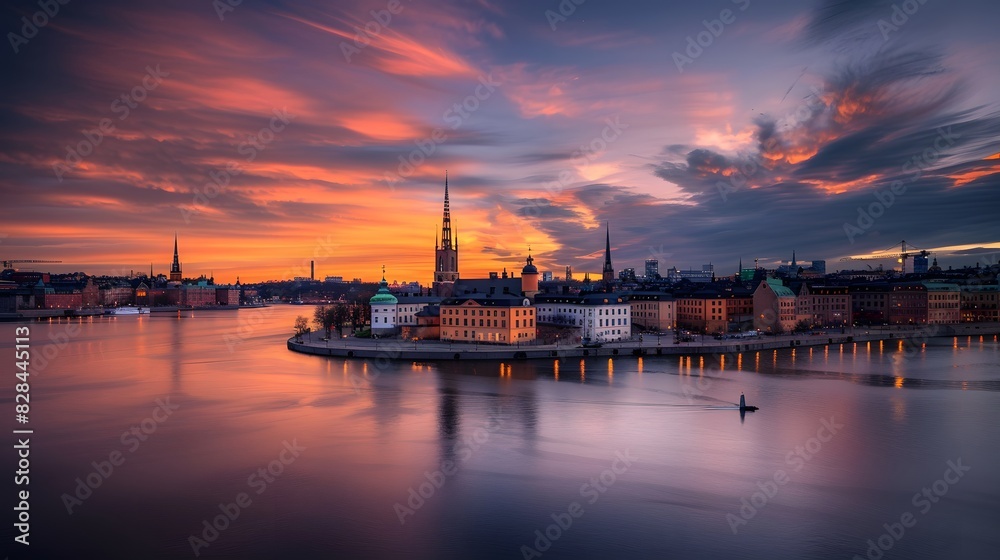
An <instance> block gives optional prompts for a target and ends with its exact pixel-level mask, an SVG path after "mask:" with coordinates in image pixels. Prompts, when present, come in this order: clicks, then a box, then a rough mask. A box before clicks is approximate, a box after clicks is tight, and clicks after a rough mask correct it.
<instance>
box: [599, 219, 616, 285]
mask: <svg viewBox="0 0 1000 560" xmlns="http://www.w3.org/2000/svg"><path fill="white" fill-rule="evenodd" d="M604 235H605V237H604V272H603V274H602V279H603V280H604V283H605V284H606V285H610V284H611V283H613V282H614V281H615V269H614V267H613V266H611V224H610V223H607V222H605V231H604Z"/></svg>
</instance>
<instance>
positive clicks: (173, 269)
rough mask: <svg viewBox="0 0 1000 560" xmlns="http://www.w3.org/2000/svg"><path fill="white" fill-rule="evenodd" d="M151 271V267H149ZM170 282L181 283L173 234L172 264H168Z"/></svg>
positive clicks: (179, 264) (175, 240)
mask: <svg viewBox="0 0 1000 560" xmlns="http://www.w3.org/2000/svg"><path fill="white" fill-rule="evenodd" d="M150 270H152V267H150ZM170 281H171V282H180V281H181V261H180V259H178V258H177V234H176V233H175V234H174V262H173V263H171V264H170Z"/></svg>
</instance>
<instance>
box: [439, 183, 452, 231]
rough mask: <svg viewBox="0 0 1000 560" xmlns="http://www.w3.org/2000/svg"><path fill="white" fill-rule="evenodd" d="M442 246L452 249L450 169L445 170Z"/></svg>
mask: <svg viewBox="0 0 1000 560" xmlns="http://www.w3.org/2000/svg"><path fill="white" fill-rule="evenodd" d="M441 248H442V249H451V208H449V202H448V171H447V170H446V171H445V172H444V216H443V218H442V220H441Z"/></svg>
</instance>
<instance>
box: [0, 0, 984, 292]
mask: <svg viewBox="0 0 1000 560" xmlns="http://www.w3.org/2000/svg"><path fill="white" fill-rule="evenodd" d="M560 6H561V4H560V2H559V1H558V0H550V1H542V2H532V3H517V4H516V5H508V4H507V3H501V2H491V1H489V0H476V1H467V2H458V1H453V2H440V3H426V2H424V3H420V2H410V1H409V0H402V1H401V2H398V3H397V2H395V1H394V0H378V1H362V2H332V3H331V2H325V3H324V2H280V1H268V2H265V1H261V2H249V1H244V2H242V3H240V4H238V5H236V6H229V4H228V3H227V2H226V0H220V1H218V2H214V3H213V2H202V3H195V4H191V5H171V4H164V5H154V4H135V3H130V2H119V1H112V2H89V3H79V4H78V3H76V2H70V3H68V4H65V5H62V4H59V7H58V13H56V14H54V15H49V14H45V13H44V12H40V10H41V8H40V7H39V4H38V3H37V1H35V2H29V1H15V2H12V3H7V4H5V6H4V7H3V8H2V10H0V30H3V32H4V36H5V38H6V39H7V40H6V44H5V45H4V46H3V47H0V51H3V54H2V55H0V64H2V66H3V72H4V75H5V76H6V77H8V79H7V80H5V85H4V90H3V93H2V94H0V122H2V123H3V127H2V131H0V193H2V199H3V202H4V205H3V206H4V208H3V211H4V218H3V220H2V222H0V258H2V259H15V258H16V259H51V260H61V261H64V263H63V264H59V265H40V266H39V267H37V268H38V269H41V270H51V271H53V272H71V271H83V272H88V273H91V274H106V273H118V274H121V273H127V272H128V271H130V270H134V271H136V272H140V271H143V272H148V270H149V265H150V262H152V264H153V269H154V272H156V273H164V274H167V273H168V272H169V266H170V260H171V258H172V256H173V236H174V233H175V232H176V233H177V235H178V239H179V253H180V260H181V262H182V265H183V272H184V276H185V277H197V276H200V275H201V274H205V275H206V276H207V275H210V274H214V275H215V278H216V279H217V281H220V282H232V281H235V279H236V277H237V276H239V277H240V278H241V279H242V280H243V281H260V280H268V279H281V278H291V277H292V276H308V263H309V261H310V260H315V261H316V271H317V277H319V278H322V277H323V276H327V275H337V276H343V277H344V278H345V280H350V279H351V278H354V277H361V278H363V279H364V280H366V281H374V280H377V279H378V278H379V277H380V273H381V266H382V265H383V264H384V265H386V268H387V278H388V279H389V280H390V281H392V280H394V279H395V280H399V281H413V280H416V281H420V282H421V283H423V284H428V285H429V284H430V280H431V273H432V270H433V263H434V238H435V231H436V230H437V228H439V227H440V225H441V203H442V198H443V188H444V175H445V170H446V169H447V170H448V173H449V186H450V191H451V209H452V221H453V225H454V227H455V229H456V231H457V234H458V236H459V239H460V242H461V261H460V271H461V274H462V276H464V277H477V276H484V275H485V274H486V273H487V272H489V271H499V270H502V269H503V268H504V267H506V268H507V269H508V270H513V271H518V272H519V271H520V267H521V266H523V263H524V258H525V257H526V256H527V251H528V246H529V245H530V246H531V248H532V255H533V257H534V258H535V263H536V265H538V268H539V270H549V271H552V272H553V273H554V274H555V275H557V276H561V275H562V274H563V271H564V269H565V267H566V266H567V265H570V266H572V267H573V270H574V274H579V275H580V277H582V275H583V274H584V273H585V272H590V273H591V276H592V277H599V276H600V272H601V267H602V263H603V258H604V241H605V239H604V224H605V223H606V222H609V223H610V235H611V246H612V257H613V264H614V268H615V270H616V271H619V270H621V269H622V268H625V267H634V268H636V270H637V272H639V271H641V270H642V263H643V261H644V260H645V259H647V258H656V259H658V260H659V261H660V270H661V272H663V271H664V270H666V269H667V268H669V267H671V266H677V267H678V268H700V267H701V265H702V264H706V263H713V264H714V265H715V269H716V274H717V275H719V276H724V275H730V274H733V273H735V271H736V267H737V262H738V261H739V260H740V259H742V261H743V263H744V266H751V265H752V263H753V260H754V259H755V258H759V259H760V262H761V263H762V265H765V266H774V265H775V264H777V263H778V262H779V261H787V260H788V259H790V257H791V253H792V250H795V252H796V255H797V257H798V259H799V260H800V261H804V262H808V261H811V260H815V259H825V260H826V261H827V267H828V269H829V270H831V271H832V270H836V269H840V268H864V267H865V266H866V263H867V264H872V265H873V266H874V265H875V264H877V263H874V262H871V261H864V262H858V263H842V262H840V258H841V257H844V256H848V255H859V254H864V253H869V252H872V251H880V250H884V249H886V248H889V247H890V246H893V245H895V244H898V242H899V241H900V240H904V239H905V240H906V241H907V243H912V244H914V245H915V246H917V247H919V248H921V249H928V250H932V251H935V254H934V256H936V257H938V260H939V263H940V264H941V266H942V267H944V268H948V266H956V267H957V266H962V265H972V264H975V263H976V262H977V261H978V262H980V263H983V264H992V263H996V262H997V260H998V257H1000V220H998V219H997V209H998V208H1000V205H998V203H997V200H998V197H997V192H998V191H997V189H998V188H1000V140H998V139H1000V57H998V56H997V55H996V53H997V52H1000V40H998V39H997V38H996V34H995V27H996V22H997V21H1000V5H997V4H996V3H995V2H985V1H981V2H974V1H969V0H962V1H957V2H947V3H946V2H935V1H934V0H929V1H927V2H924V3H920V2H917V1H916V0H909V1H908V2H898V1H897V2H891V1H881V0H875V1H860V0H847V1H844V0H836V1H833V0H830V1H825V2H815V1H814V2H792V1H790V0H789V1H783V2H768V3H765V2H762V1H760V0H726V1H720V2H718V3H715V4H697V3H683V4H680V3H672V2H670V3H662V2H632V3H624V4H623V3H613V4H609V3H602V2H583V3H581V4H580V5H576V4H572V3H568V2H564V3H563V5H562V8H561V7H560ZM566 6H572V10H569V9H568V8H567V7H566ZM230 7H231V8H232V9H228V8H230ZM560 10H562V12H560ZM907 12H909V13H907ZM38 13H41V14H42V16H38V15H37V14H38ZM22 18H25V19H23V20H22ZM33 19H34V23H31V21H32V20H33ZM26 22H27V23H26ZM40 22H41V23H43V25H40V26H39V25H38V23H40ZM366 28H367V29H368V35H365V32H364V29H366ZM359 33H360V34H361V35H359ZM68 147H69V150H68V149H67V148H68ZM407 158H409V160H410V161H406V160H407ZM401 162H405V163H401ZM213 182H214V183H216V184H217V185H221V186H217V185H212V183H213ZM859 209H862V210H864V212H865V215H859ZM868 213H870V216H869V215H868ZM303 263H304V268H305V273H304V274H302V273H301V272H302V267H303ZM886 264H889V263H886ZM909 265H910V266H911V267H912V261H911V263H909ZM24 268H30V265H26V266H24Z"/></svg>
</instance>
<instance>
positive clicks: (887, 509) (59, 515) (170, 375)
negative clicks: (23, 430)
mask: <svg viewBox="0 0 1000 560" xmlns="http://www.w3.org/2000/svg"><path fill="white" fill-rule="evenodd" d="M311 311H312V309H311V308H305V307H291V306H277V307H273V308H269V309H267V310H265V311H261V310H241V311H239V312H232V311H229V312H222V311H218V312H196V313H194V314H190V313H188V314H185V315H183V316H182V317H178V316H177V315H170V314H167V315H153V316H142V317H118V318H102V319H96V320H84V321H74V322H72V323H68V322H66V321H65V320H63V321H62V322H53V323H32V324H30V326H31V329H32V341H33V348H34V350H35V359H34V361H35V367H36V369H35V372H34V373H33V375H32V377H31V380H32V401H31V406H32V409H31V422H30V426H29V427H31V428H33V429H34V430H35V434H34V435H33V436H32V438H31V442H32V450H31V459H32V464H31V485H30V488H31V495H32V505H31V508H32V509H31V511H32V519H31V520H32V529H31V542H32V544H31V547H30V553H31V554H30V555H29V556H24V552H25V550H24V549H23V547H20V545H14V546H15V547H18V548H10V550H12V553H11V554H12V556H11V557H12V558H18V557H38V558H56V557H74V558H83V557H87V558H194V552H193V548H192V545H191V542H190V540H189V537H191V536H192V535H194V536H198V537H200V538H204V536H205V535H203V532H204V531H205V525H204V524H203V521H206V520H208V522H209V523H211V522H212V519H213V518H215V517H216V516H218V515H221V512H220V509H219V505H220V504H224V505H225V504H231V503H234V502H235V501H236V500H237V496H239V495H240V494H241V493H245V494H246V497H247V498H248V499H249V500H250V502H249V504H247V505H246V506H245V507H240V506H235V508H236V511H238V513H239V516H238V517H237V518H236V519H234V520H232V521H229V520H226V519H220V520H219V521H218V522H219V523H220V525H221V526H225V529H223V530H221V531H219V532H218V533H217V534H216V535H214V540H212V541H211V542H208V541H207V540H206V543H208V546H207V547H201V548H199V550H198V552H199V553H200V555H201V557H208V558H215V557H218V558H341V557H342V558H376V559H381V558H428V559H431V558H433V559H440V558H445V559H450V558H510V559H516V558H524V557H526V556H527V557H538V556H535V555H534V552H533V551H532V550H529V549H528V548H522V547H531V548H532V549H533V550H534V551H538V552H540V553H541V554H542V556H541V557H543V558H546V559H549V558H788V559H793V558H796V559H797V558H844V559H849V558H851V557H852V556H853V555H855V554H858V555H861V556H862V557H864V556H865V554H866V550H867V549H868V548H869V544H868V543H867V542H866V541H867V540H868V539H872V540H873V541H875V540H877V539H879V537H880V535H882V534H883V533H885V532H886V529H885V528H884V527H883V525H884V524H890V526H892V524H898V523H899V521H900V519H901V516H903V515H904V514H909V515H911V516H912V518H910V517H908V518H907V520H908V521H912V522H914V524H912V526H911V527H903V526H902V525H899V527H900V528H902V529H903V532H902V534H901V535H900V536H899V537H898V538H896V537H889V536H884V537H882V539H883V540H882V543H883V544H884V545H891V547H892V548H890V549H889V550H888V551H887V552H884V553H883V554H884V556H883V557H884V558H886V559H889V558H995V557H996V551H997V550H998V549H1000V532H998V531H997V526H998V524H1000V469H998V466H1000V448H998V442H1000V438H998V434H1000V430H998V425H1000V423H998V421H997V416H996V415H997V414H998V412H1000V349H998V343H997V341H996V340H995V338H993V337H989V338H986V339H980V338H979V337H973V338H969V337H963V338H958V339H953V338H947V339H934V340H933V341H932V342H931V343H930V344H928V346H927V347H926V348H924V349H922V350H920V351H918V352H913V351H907V350H906V349H901V348H900V347H899V344H898V343H896V344H889V343H885V344H884V345H880V344H879V343H872V344H871V345H867V344H859V345H857V346H855V345H845V346H843V347H841V346H835V347H831V348H829V349H826V348H823V347H817V348H814V349H812V350H810V349H808V348H799V349H797V350H796V351H795V352H794V353H792V352H791V351H787V350H786V351H780V352H773V351H768V352H761V353H759V354H757V353H748V354H744V355H742V357H741V358H740V359H739V360H733V359H728V360H726V361H725V362H723V363H722V364H719V363H718V361H717V360H714V359H712V358H711V357H707V358H705V359H704V360H702V359H701V358H699V357H694V358H691V359H690V360H689V359H686V358H679V357H661V358H656V357H653V358H650V357H647V358H643V359H637V358H635V357H621V358H616V359H614V360H608V359H591V360H585V361H581V360H563V361H559V362H555V361H551V362H550V361H546V362H532V363H523V362H522V363H512V364H502V365H501V364H497V363H484V362H477V363H473V362H454V363H452V362H449V363H444V364H411V363H393V364H390V365H386V364H383V363H378V364H376V363H367V364H366V363H365V362H357V361H345V360H338V359H325V358H319V357H313V356H305V355H300V354H295V353H292V352H289V351H287V350H286V349H285V345H284V340H285V338H286V337H287V336H288V333H289V332H290V331H291V326H292V323H293V319H294V317H295V316H296V315H298V314H303V315H311ZM71 325H77V326H79V331H78V332H77V333H76V334H75V335H74V336H72V340H71V342H70V343H69V344H68V345H67V346H66V347H65V348H64V349H62V350H59V351H58V352H57V354H56V355H55V356H54V357H53V358H52V359H51V360H48V363H45V364H43V363H42V360H41V358H40V357H39V355H41V354H42V352H43V346H44V344H45V342H47V341H49V340H50V337H53V336H54V337H58V336H61V335H62V334H65V333H67V329H69V328H70V327H71ZM14 327H15V325H13V324H9V323H8V324H0V332H2V333H3V340H2V344H3V348H4V352H3V355H6V356H8V360H10V361H13V360H12V359H11V358H10V357H11V354H12V352H11V351H10V349H11V347H12V346H13V338H14ZM241 327H242V328H241ZM53 350H55V348H50V349H49V350H47V352H48V353H49V355H51V354H52V352H53ZM720 365H721V368H720ZM43 366H44V367H43ZM378 366H382V367H381V368H380V367H378ZM8 367H11V365H10V364H8ZM11 377H12V376H11ZM11 377H9V378H8V379H9V380H8V383H10V385H9V388H5V389H4V392H3V395H4V402H5V404H7V405H8V406H5V407H4V408H5V410H8V411H11V409H12V408H13V403H12V399H11V395H12V394H13V381H10V378H11ZM740 392H744V393H745V394H746V396H747V401H748V402H750V403H752V404H757V405H759V406H761V410H760V411H758V412H756V413H752V414H747V415H746V416H745V417H744V418H741V417H740V414H739V412H738V411H737V410H734V409H732V406H731V405H732V403H734V402H736V401H738V399H739V395H740ZM158 399H159V402H162V403H168V404H169V405H171V406H172V407H176V410H173V411H172V412H171V414H170V415H169V416H167V415H165V413H164V412H162V411H157V412H155V414H154V409H156V408H157V407H158V406H159V405H158V404H157V402H158ZM168 399H169V400H168ZM154 418H158V419H159V421H157V420H154ZM144 421H145V422H144ZM133 426H135V427H137V430H138V435H132V434H128V433H127V431H128V430H130V428H132V427H133ZM143 427H145V428H146V429H147V432H149V433H144V432H142V428H143ZM123 434H125V437H124V438H123ZM139 435H141V437H142V438H145V439H144V440H140V439H139ZM296 446H297V447H296ZM288 449H295V453H297V456H295V455H294V454H293V453H292V452H291V451H288ZM115 452H117V453H120V454H121V457H122V459H123V461H124V462H121V464H119V465H118V466H114V468H113V472H111V473H110V474H109V475H107V476H106V477H105V476H101V475H99V474H96V473H95V467H94V466H93V464H92V463H93V462H95V461H96V462H98V464H99V465H100V464H101V462H103V461H107V460H108V459H109V456H110V455H111V454H112V453H115ZM797 453H798V454H797ZM621 457H624V458H625V460H623V459H621ZM281 459H284V460H285V462H282V461H281ZM4 461H5V462H6V464H7V465H8V468H10V471H8V472H11V471H13V470H14V468H13V465H14V463H13V456H12V453H9V452H8V453H6V454H5V457H4ZM949 461H951V462H952V463H953V464H960V465H961V466H963V467H965V466H967V467H968V470H967V471H963V474H962V476H961V477H960V478H958V477H957V475H955V474H954V472H949V473H948V474H947V477H946V476H945V474H946V471H947V470H948V469H949V468H950V467H949ZM959 461H960V463H959ZM269 467H270V468H271V472H270V473H268V472H267V469H268V468H269ZM260 469H264V471H263V475H262V474H261V473H260V472H258V471H259V470H260ZM442 469H443V470H444V471H446V473H447V474H446V473H445V472H442ZM255 473H256V474H255ZM275 473H276V474H275ZM88 475H90V476H91V481H95V482H96V481H100V486H98V487H97V488H96V489H93V490H91V493H90V495H89V496H86V497H85V499H80V500H79V502H71V501H70V498H69V496H72V495H73V494H74V493H75V492H80V493H81V494H83V495H86V494H87V492H86V491H85V490H83V489H78V488H77V486H78V482H77V479H78V478H79V479H81V480H86V479H87V477H88ZM776 477H777V479H778V480H779V481H783V482H784V483H783V484H778V483H775V482H774V480H775V478H776ZM946 478H947V479H949V481H948V482H945V479H946ZM268 479H269V480H268ZM938 481H939V482H938ZM936 482H937V484H936V486H935V483H936ZM925 487H927V488H928V489H929V490H928V491H929V492H930V495H931V498H926V497H922V496H918V498H917V500H916V501H914V495H915V494H919V493H920V492H921V491H922V489H923V488H925ZM411 490H412V491H411ZM935 490H937V491H939V493H941V494H943V495H942V496H938V495H937V494H935V493H934V491H935ZM421 493H422V494H423V496H421V495H420V494H421ZM755 493H756V495H755ZM768 494H769V496H768ZM8 495H10V493H8ZM9 499H11V500H12V499H13V498H12V497H10V498H9ZM931 500H934V501H933V502H932V501H931ZM67 503H69V506H70V509H72V514H70V513H68V511H67V509H68V508H67ZM244 503H246V502H244ZM574 504H575V505H574ZM747 504H749V505H747ZM754 505H756V506H757V507H753V506H754ZM750 507H753V509H752V510H751V509H750ZM741 508H743V511H742V515H741ZM8 511H9V510H8ZM230 511H234V510H233V509H231V510H230ZM568 512H571V513H575V514H576V516H575V517H574V516H572V515H570V513H568ZM553 516H555V517H553ZM400 518H402V520H403V522H402V523H401V521H400ZM557 521H561V522H562V523H563V524H564V527H565V528H563V527H559V526H558V525H556V523H557ZM744 522H745V523H744ZM8 527H9V525H8ZM734 528H735V531H736V532H735V533H734V530H733V529H734ZM536 530H537V531H539V532H538V533H536ZM546 531H548V533H549V536H548V537H545V538H544V539H542V538H539V535H543V534H544V533H545V532H546ZM897 531H898V529H897ZM897 534H898V533H897ZM208 536H209V537H211V536H213V534H212V533H211V532H209V533H208ZM8 542H10V539H8ZM542 549H544V550H542ZM872 554H873V555H874V552H873V553H872Z"/></svg>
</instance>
